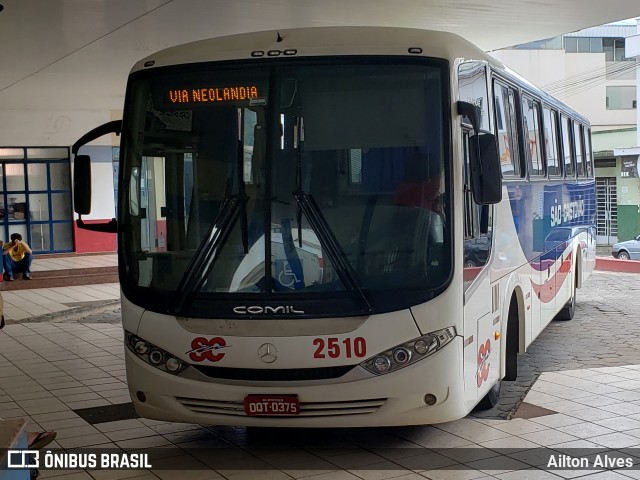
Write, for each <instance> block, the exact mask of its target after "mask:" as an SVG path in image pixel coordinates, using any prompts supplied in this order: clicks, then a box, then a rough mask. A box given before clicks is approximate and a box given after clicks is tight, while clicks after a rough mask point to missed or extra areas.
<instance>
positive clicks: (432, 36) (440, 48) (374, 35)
mask: <svg viewBox="0 0 640 480" xmlns="http://www.w3.org/2000/svg"><path fill="white" fill-rule="evenodd" d="M410 48H419V49H422V52H421V53H419V54H412V53H410V52H409V49H410ZM287 50H289V51H291V52H295V53H292V54H291V55H289V56H287V55H285V54H284V52H285V51H287ZM255 52H262V56H256V54H255ZM269 52H274V53H273V54H272V55H269ZM330 55H341V56H348V55H354V56H358V55H365V56H366V55H379V56H409V55H416V56H425V57H433V58H442V59H445V60H448V61H449V62H450V63H451V64H452V65H453V63H454V61H455V60H459V59H464V60H478V61H484V62H486V63H488V64H489V65H491V67H492V68H493V69H494V71H497V72H499V74H500V75H501V76H503V77H504V78H505V79H507V80H510V81H511V82H513V83H515V84H517V85H519V86H521V87H523V88H525V89H526V90H528V91H529V92H531V93H533V94H534V95H536V96H538V97H539V98H541V99H542V100H543V101H546V102H547V103H548V104H551V105H555V106H556V107H558V108H560V109H561V110H563V111H565V112H568V113H570V114H571V115H573V116H576V117H580V118H581V119H582V121H583V122H584V123H586V124H588V123H589V122H588V120H587V119H586V118H585V117H584V116H582V115H580V114H578V113H577V112H575V111H573V110H572V109H570V108H569V107H567V106H566V105H564V104H563V103H562V102H560V101H559V100H557V99H556V98H554V97H552V96H551V95H549V94H547V93H546V92H544V90H542V89H541V88H539V87H537V86H535V85H533V84H532V83H530V82H529V81H527V80H526V79H524V78H523V77H521V76H520V75H518V74H517V73H515V72H514V71H512V70H510V69H509V68H508V67H506V66H505V65H504V64H503V63H502V62H500V61H499V60H497V59H495V58H494V57H492V56H491V55H488V54H487V53H485V52H484V51H482V50H481V49H480V48H478V47H476V46H475V45H474V44H473V43H471V42H469V41H468V40H466V39H464V38H462V37H460V36H459V35H456V34H453V33H449V32H441V31H436V30H422V29H415V28H400V27H363V26H338V27H307V28H295V29H283V30H268V31H261V32H252V33H240V34H236V35H228V36H224V37H217V38H211V39H207V40H200V41H196V42H191V43H185V44H183V45H178V46H175V47H170V48H167V49H164V50H160V51H159V52H156V53H154V54H152V55H150V56H148V57H146V58H144V59H142V60H140V61H139V62H137V63H136V64H135V65H134V67H133V69H132V70H131V73H135V72H139V71H141V70H151V69H154V68H159V67H166V66H172V65H184V64H195V63H206V62H216V61H233V60H253V61H257V62H260V61H263V60H265V61H268V60H270V59H274V58H278V57H281V56H284V57H285V58H300V57H322V56H330Z"/></svg>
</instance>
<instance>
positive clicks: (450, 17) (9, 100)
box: [0, 0, 640, 111]
mask: <svg viewBox="0 0 640 480" xmlns="http://www.w3.org/2000/svg"><path fill="white" fill-rule="evenodd" d="M0 4H2V6H3V7H4V8H3V10H2V11H0V109H19V110H29V109H36V110H41V111H43V110H77V109H95V110H105V109H106V110H115V111H118V110H120V109H122V106H123V101H124V90H125V84H126V78H127V74H128V73H129V70H130V69H131V67H132V66H133V64H134V63H135V62H136V61H138V60H139V59H141V58H143V57H146V56H148V55H150V54H151V53H153V52H156V51H158V50H161V49H163V48H166V47H169V46H174V45H178V44H181V43H186V42H191V41H195V40H201V39H205V38H211V37H218V36H223V35H230V34H235V33H243V32H249V31H257V30H273V29H285V28H296V27H306V26H337V25H378V26H396V27H398V26H399V27H411V28H424V29H433V30H444V31H449V32H453V33H456V34H459V35H461V36H463V37H465V38H467V39H469V40H471V41H472V42H474V43H476V44H477V45H478V46H479V47H480V48H482V49H484V50H493V49H497V48H501V47H507V46H511V45H517V44H521V43H526V42H530V41H533V40H538V39H543V38H548V37H553V36H556V35H560V34H563V33H568V32H572V31H576V30H580V29H583V28H586V27H591V26H595V25H602V24H605V23H608V22H613V21H618V20H621V19H628V18H632V17H635V16H638V15H640V2H638V0H606V1H603V0H562V1H558V0H0Z"/></svg>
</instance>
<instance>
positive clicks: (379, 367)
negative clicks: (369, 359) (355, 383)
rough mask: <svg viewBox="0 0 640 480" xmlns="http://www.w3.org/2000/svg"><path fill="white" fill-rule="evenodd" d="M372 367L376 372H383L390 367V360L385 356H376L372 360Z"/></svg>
mask: <svg viewBox="0 0 640 480" xmlns="http://www.w3.org/2000/svg"><path fill="white" fill-rule="evenodd" d="M373 368H375V369H376V371H377V372H380V373H384V372H386V371H387V370H389V369H390V368H391V361H390V360H389V359H388V358H387V357H376V359H375V360H374V361H373Z"/></svg>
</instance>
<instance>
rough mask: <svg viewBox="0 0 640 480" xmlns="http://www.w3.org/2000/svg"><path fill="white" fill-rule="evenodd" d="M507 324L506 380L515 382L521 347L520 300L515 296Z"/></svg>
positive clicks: (512, 299)
mask: <svg viewBox="0 0 640 480" xmlns="http://www.w3.org/2000/svg"><path fill="white" fill-rule="evenodd" d="M507 322H508V323H507V344H506V352H505V375H504V379H505V380H508V381H513V380H515V379H516V378H517V377H518V349H519V346H520V332H519V329H520V320H519V318H518V300H517V299H516V297H515V296H513V297H512V298H511V305H510V306H509V318H508V320H507Z"/></svg>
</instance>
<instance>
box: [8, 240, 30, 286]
mask: <svg viewBox="0 0 640 480" xmlns="http://www.w3.org/2000/svg"><path fill="white" fill-rule="evenodd" d="M2 253H3V255H2V263H3V265H4V276H5V278H6V279H7V280H9V281H12V280H13V274H14V273H21V272H22V278H23V279H25V280H31V260H32V253H33V252H32V251H31V248H30V247H29V245H27V244H26V242H23V241H22V235H20V234H19V233H12V234H11V242H9V243H5V244H4V245H3V246H2Z"/></svg>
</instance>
